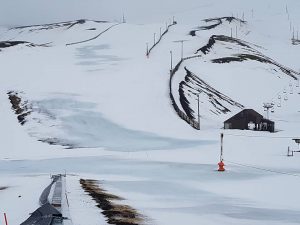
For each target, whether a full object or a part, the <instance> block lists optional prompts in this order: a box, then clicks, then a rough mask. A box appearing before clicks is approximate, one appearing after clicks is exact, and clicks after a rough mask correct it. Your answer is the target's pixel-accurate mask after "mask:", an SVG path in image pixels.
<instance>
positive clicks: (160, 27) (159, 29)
mask: <svg viewBox="0 0 300 225" xmlns="http://www.w3.org/2000/svg"><path fill="white" fill-rule="evenodd" d="M159 36H160V37H161V27H160V28H159Z"/></svg>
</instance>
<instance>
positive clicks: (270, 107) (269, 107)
mask: <svg viewBox="0 0 300 225" xmlns="http://www.w3.org/2000/svg"><path fill="white" fill-rule="evenodd" d="M263 107H264V111H266V112H267V119H269V111H270V110H271V112H274V108H273V107H274V103H269V102H266V103H264V105H263Z"/></svg>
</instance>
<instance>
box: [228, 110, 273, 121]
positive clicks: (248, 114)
mask: <svg viewBox="0 0 300 225" xmlns="http://www.w3.org/2000/svg"><path fill="white" fill-rule="evenodd" d="M249 117H255V118H258V119H259V120H262V119H263V118H264V117H263V116H262V115H261V114H259V113H258V112H256V111H255V110H253V109H244V110H242V111H241V112H239V113H237V114H235V115H234V116H232V117H231V118H229V119H228V120H226V121H225V122H224V123H228V122H231V121H233V120H239V119H242V118H249ZM271 122H272V121H271Z"/></svg>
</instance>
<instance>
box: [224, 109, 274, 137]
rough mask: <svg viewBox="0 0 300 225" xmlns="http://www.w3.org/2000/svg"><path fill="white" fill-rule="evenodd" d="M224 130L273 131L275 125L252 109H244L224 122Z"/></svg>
mask: <svg viewBox="0 0 300 225" xmlns="http://www.w3.org/2000/svg"><path fill="white" fill-rule="evenodd" d="M224 129H239V130H256V131H269V132H274V131H275V123H274V122H273V121H271V120H268V119H265V118H264V117H263V116H262V115H260V114H259V113H258V112H256V111H255V110H253V109H244V110H242V111H241V112H239V113H238V114H236V115H234V116H233V117H231V118H229V119H228V120H226V121H225V122H224Z"/></svg>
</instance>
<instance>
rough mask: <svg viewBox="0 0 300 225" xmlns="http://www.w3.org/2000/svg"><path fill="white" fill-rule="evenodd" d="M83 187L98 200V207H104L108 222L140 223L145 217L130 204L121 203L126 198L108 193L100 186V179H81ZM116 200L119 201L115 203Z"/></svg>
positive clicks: (127, 224)
mask: <svg viewBox="0 0 300 225" xmlns="http://www.w3.org/2000/svg"><path fill="white" fill-rule="evenodd" d="M80 184H81V186H82V188H83V189H84V190H85V191H86V192H87V193H88V194H89V195H90V196H91V197H92V198H93V199H94V200H95V201H96V202H97V207H98V208H100V209H102V210H103V211H102V214H103V215H104V216H105V217H106V219H107V223H108V224H115V225H140V224H143V222H144V217H143V216H142V215H141V214H139V213H138V212H137V210H136V209H134V208H132V207H131V206H129V205H123V204H120V201H122V200H124V199H123V198H122V197H119V196H117V195H114V194H110V193H108V192H107V191H106V190H104V189H102V188H101V187H100V186H99V183H98V181H96V180H90V179H80ZM114 201H118V203H115V202H114Z"/></svg>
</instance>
